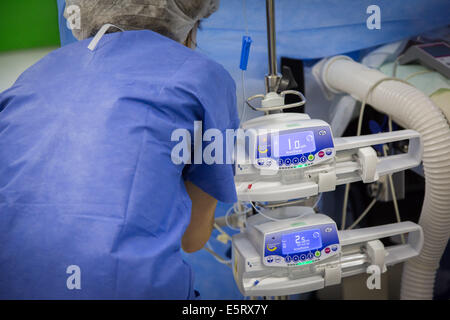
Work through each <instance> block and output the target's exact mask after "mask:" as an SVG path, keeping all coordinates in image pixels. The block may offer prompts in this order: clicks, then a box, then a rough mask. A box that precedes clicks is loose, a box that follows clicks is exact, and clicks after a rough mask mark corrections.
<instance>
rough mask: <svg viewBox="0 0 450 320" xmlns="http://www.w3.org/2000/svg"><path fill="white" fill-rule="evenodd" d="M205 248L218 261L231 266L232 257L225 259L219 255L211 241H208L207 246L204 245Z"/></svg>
mask: <svg viewBox="0 0 450 320" xmlns="http://www.w3.org/2000/svg"><path fill="white" fill-rule="evenodd" d="M203 250H205V251H206V252H209V253H210V254H211V255H212V256H213V257H214V259H216V260H217V261H218V262H220V263H222V264H224V265H226V266H228V267H231V259H230V260H225V259H223V258H222V257H221V256H219V255H218V254H217V253H216V252H215V251H214V250H213V248H212V246H211V244H210V243H209V241H208V242H207V243H206V247H203Z"/></svg>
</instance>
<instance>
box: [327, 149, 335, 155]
mask: <svg viewBox="0 0 450 320" xmlns="http://www.w3.org/2000/svg"><path fill="white" fill-rule="evenodd" d="M325 153H326V154H327V156H330V155H331V154H332V153H333V150H331V149H328V150H327V151H326V152H325Z"/></svg>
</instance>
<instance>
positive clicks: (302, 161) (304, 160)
mask: <svg viewBox="0 0 450 320" xmlns="http://www.w3.org/2000/svg"><path fill="white" fill-rule="evenodd" d="M306 160H308V159H306V157H305V156H302V157H301V158H300V162H301V163H305V162H306Z"/></svg>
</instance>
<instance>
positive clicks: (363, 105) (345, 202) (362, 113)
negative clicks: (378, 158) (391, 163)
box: [341, 57, 411, 230]
mask: <svg viewBox="0 0 450 320" xmlns="http://www.w3.org/2000/svg"><path fill="white" fill-rule="evenodd" d="M398 58H399V57H398ZM398 58H397V59H396V61H397V63H398ZM395 73H396V68H395V70H394V74H395ZM390 80H393V81H398V82H402V83H405V84H407V85H409V86H410V85H411V84H410V83H409V82H407V81H405V80H403V79H399V78H396V77H386V78H382V79H380V80H378V81H377V82H375V83H374V84H373V85H372V86H371V87H370V88H369V90H367V93H366V95H365V96H364V99H363V101H362V104H361V109H360V111H359V119H358V127H357V130H356V135H357V136H359V135H361V129H362V122H363V117H364V110H365V108H366V104H367V100H368V99H369V96H370V94H371V93H372V91H373V90H374V89H375V88H376V87H377V86H378V85H380V84H381V83H383V82H384V81H390ZM390 126H391V128H392V120H391V121H390ZM349 192H350V184H349V183H347V184H346V185H345V191H344V204H343V206H342V223H341V229H342V230H343V229H344V228H345V222H346V217H347V203H348V195H349Z"/></svg>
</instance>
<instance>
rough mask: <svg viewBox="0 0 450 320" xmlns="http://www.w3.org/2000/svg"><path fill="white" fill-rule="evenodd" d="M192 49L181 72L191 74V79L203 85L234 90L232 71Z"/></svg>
mask: <svg viewBox="0 0 450 320" xmlns="http://www.w3.org/2000/svg"><path fill="white" fill-rule="evenodd" d="M186 49H187V50H190V55H189V57H188V59H186V61H185V63H184V64H183V66H182V68H181V70H179V71H178V72H179V73H184V74H188V75H190V77H189V79H190V81H192V82H193V83H196V84H198V85H199V86H201V87H204V86H205V85H206V86H209V87H212V86H214V85H215V86H220V87H223V88H231V89H233V90H234V88H235V83H234V80H233V78H232V77H231V75H230V73H229V72H228V71H227V70H226V69H225V68H224V67H223V66H222V65H221V64H220V63H218V62H216V61H214V60H213V59H211V58H210V57H208V56H206V55H205V54H203V53H201V52H199V51H194V50H192V49H189V48H186Z"/></svg>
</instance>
